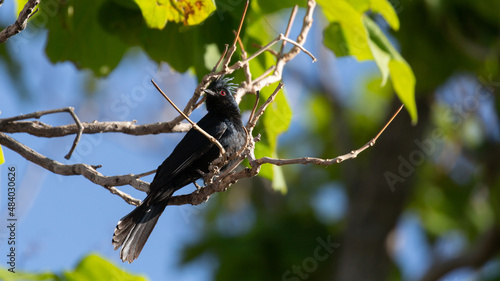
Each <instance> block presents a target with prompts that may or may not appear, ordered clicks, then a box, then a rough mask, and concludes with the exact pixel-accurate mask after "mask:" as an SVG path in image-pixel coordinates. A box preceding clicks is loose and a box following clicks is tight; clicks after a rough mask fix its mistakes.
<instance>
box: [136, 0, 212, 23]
mask: <svg viewBox="0 0 500 281" xmlns="http://www.w3.org/2000/svg"><path fill="white" fill-rule="evenodd" d="M134 2H135V3H136V4H137V5H138V6H139V8H140V9H141V12H142V16H143V17H144V20H145V21H146V24H147V25H148V27H150V28H157V29H163V28H164V27H165V25H166V24H167V22H168V21H171V22H176V23H183V24H184V25H196V24H199V23H201V22H202V21H204V20H205V19H206V18H207V17H208V16H210V14H212V13H213V12H214V11H215V3H214V1H213V0H183V1H170V0H134Z"/></svg>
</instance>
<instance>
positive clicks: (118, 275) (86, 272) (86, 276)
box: [0, 254, 147, 281]
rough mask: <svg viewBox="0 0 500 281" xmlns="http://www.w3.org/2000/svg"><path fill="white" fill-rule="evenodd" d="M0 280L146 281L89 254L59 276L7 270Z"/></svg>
mask: <svg viewBox="0 0 500 281" xmlns="http://www.w3.org/2000/svg"><path fill="white" fill-rule="evenodd" d="M0 279H1V280H4V281H16V280H30V281H36V280H47V281H63V280H64V281H101V280H102V281H109V280H121V281H146V280H147V279H146V278H144V277H142V276H138V275H133V274H130V273H128V272H126V271H124V270H122V269H120V268H118V267H117V266H115V265H114V264H112V263H111V262H109V261H108V260H106V259H105V258H103V257H101V256H99V255H97V254H90V255H88V256H86V257H84V258H83V259H82V260H81V261H80V262H79V263H78V265H77V266H76V267H75V269H74V270H71V271H64V272H62V273H60V274H56V273H50V272H43V273H27V272H17V271H16V272H15V273H13V272H9V271H8V270H7V269H3V268H2V269H0Z"/></svg>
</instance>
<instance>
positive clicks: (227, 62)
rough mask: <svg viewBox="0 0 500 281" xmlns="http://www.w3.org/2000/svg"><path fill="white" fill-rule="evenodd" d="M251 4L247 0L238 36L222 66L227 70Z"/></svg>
mask: <svg viewBox="0 0 500 281" xmlns="http://www.w3.org/2000/svg"><path fill="white" fill-rule="evenodd" d="M249 4H250V1H249V0H247V1H246V3H245V8H244V9H243V14H242V15H241V19H240V25H239V27H238V32H237V33H236V36H235V38H234V41H233V44H232V45H231V47H230V48H229V50H228V52H227V57H226V59H225V60H224V64H223V66H222V67H223V69H224V71H226V70H227V68H228V65H229V62H230V61H231V58H232V57H233V54H234V52H235V51H236V41H237V40H238V37H239V36H240V32H241V27H243V22H244V21H245V16H246V14H247V9H248V5H249Z"/></svg>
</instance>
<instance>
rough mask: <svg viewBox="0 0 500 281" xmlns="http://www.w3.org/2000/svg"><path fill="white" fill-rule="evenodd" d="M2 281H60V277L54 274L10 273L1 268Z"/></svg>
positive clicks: (0, 276)
mask: <svg viewBox="0 0 500 281" xmlns="http://www.w3.org/2000/svg"><path fill="white" fill-rule="evenodd" d="M0 280H3V281H17V280H20V281H21V280H22V281H26V280H30V281H37V280H52V281H56V280H59V277H58V276H57V275H55V274H53V273H47V272H44V273H25V272H19V271H17V270H16V271H15V273H14V272H10V271H8V270H7V269H4V268H0Z"/></svg>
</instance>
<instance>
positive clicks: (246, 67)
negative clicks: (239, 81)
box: [233, 30, 252, 84]
mask: <svg viewBox="0 0 500 281" xmlns="http://www.w3.org/2000/svg"><path fill="white" fill-rule="evenodd" d="M233 32H234V34H235V35H236V36H237V34H236V31H234V30H233ZM236 38H237V39H238V45H240V49H241V59H243V60H244V59H246V58H247V57H248V55H247V52H246V51H245V47H244V46H243V42H241V38H240V37H239V36H237V37H236ZM243 72H244V73H245V81H246V83H247V84H250V83H251V82H252V72H251V71H250V64H248V63H247V64H245V65H244V66H243Z"/></svg>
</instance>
